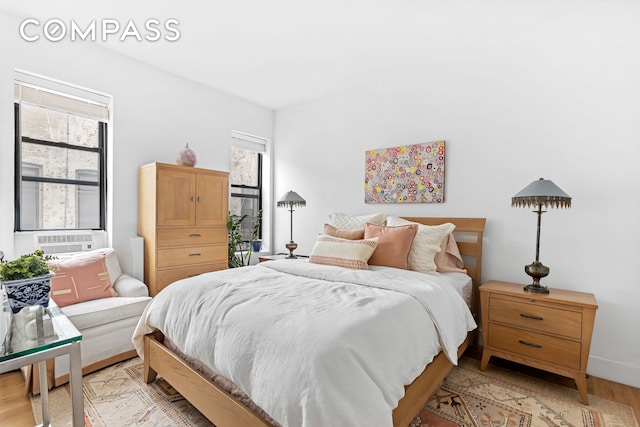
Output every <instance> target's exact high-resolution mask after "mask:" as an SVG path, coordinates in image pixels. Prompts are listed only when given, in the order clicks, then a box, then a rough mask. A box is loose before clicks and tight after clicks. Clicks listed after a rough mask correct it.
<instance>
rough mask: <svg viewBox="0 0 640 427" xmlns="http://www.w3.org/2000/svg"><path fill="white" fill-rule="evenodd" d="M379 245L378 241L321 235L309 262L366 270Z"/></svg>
mask: <svg viewBox="0 0 640 427" xmlns="http://www.w3.org/2000/svg"><path fill="white" fill-rule="evenodd" d="M377 244H378V239H362V240H349V239H341V238H339V237H333V236H329V235H326V234H321V235H319V236H318V239H317V240H316V244H315V245H314V246H313V249H312V250H311V255H310V256H309V262H311V263H313V264H324V265H333V266H336V267H344V268H351V269H354V270H366V269H368V268H369V266H368V264H367V261H368V260H369V258H370V257H371V254H373V251H375V249H376V246H377Z"/></svg>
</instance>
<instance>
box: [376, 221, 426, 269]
mask: <svg viewBox="0 0 640 427" xmlns="http://www.w3.org/2000/svg"><path fill="white" fill-rule="evenodd" d="M416 233H418V226H417V225H416V224H411V225H400V226H396V227H392V226H384V225H375V224H369V223H367V224H365V226H364V238H365V239H370V238H373V237H377V238H378V247H377V248H376V250H375V252H374V253H373V255H371V258H369V265H383V266H387V267H395V268H402V269H404V270H408V269H409V252H410V251H411V245H412V244H413V239H414V238H415V237H416Z"/></svg>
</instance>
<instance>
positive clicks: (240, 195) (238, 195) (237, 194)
mask: <svg viewBox="0 0 640 427" xmlns="http://www.w3.org/2000/svg"><path fill="white" fill-rule="evenodd" d="M231 148H232V149H235V150H244V151H252V152H254V153H256V154H257V155H258V171H257V173H258V184H257V185H256V186H253V185H234V184H233V183H231V182H229V188H230V191H229V198H236V199H258V211H261V210H263V209H262V201H263V198H264V195H263V186H262V182H263V178H262V171H263V168H262V162H263V159H264V153H262V152H260V151H253V150H247V149H245V148H240V147H234V146H232V147H231ZM234 189H238V190H245V189H249V190H257V192H258V194H257V195H255V194H245V193H242V192H241V191H240V192H234V191H233V190H234ZM262 227H263V219H262V218H261V219H260V226H259V228H258V238H259V239H262Z"/></svg>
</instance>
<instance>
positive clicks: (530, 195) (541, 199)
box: [511, 178, 571, 294]
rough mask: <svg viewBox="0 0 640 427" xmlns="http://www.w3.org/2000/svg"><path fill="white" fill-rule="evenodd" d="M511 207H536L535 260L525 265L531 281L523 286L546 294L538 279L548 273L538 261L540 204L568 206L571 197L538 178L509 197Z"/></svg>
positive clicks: (541, 211)
mask: <svg viewBox="0 0 640 427" xmlns="http://www.w3.org/2000/svg"><path fill="white" fill-rule="evenodd" d="M511 206H512V207H518V208H519V207H530V206H533V207H534V208H536V210H535V211H534V212H535V213H537V214H538V232H537V235H536V260H535V261H533V263H531V264H529V265H525V267H524V271H525V273H527V274H528V275H529V276H531V277H532V278H533V283H532V284H530V285H527V286H525V287H524V290H525V291H527V292H535V293H539V294H548V293H549V288H547V287H546V286H542V285H541V284H540V279H541V278H543V277H545V276H547V275H549V267H547V266H545V265H543V264H542V263H541V262H540V220H541V217H542V214H543V213H544V212H546V211H543V210H542V206H544V207H545V208H547V207H552V208H553V207H555V208H570V207H571V197H569V195H568V194H567V193H565V192H564V191H562V190H561V189H560V187H558V186H557V185H555V184H554V183H553V181H551V180H548V179H544V178H540V179H539V180H537V181H533V182H532V183H531V184H529V185H527V186H526V187H525V188H523V189H522V190H521V191H520V192H519V193H518V194H516V195H515V196H513V197H512V198H511Z"/></svg>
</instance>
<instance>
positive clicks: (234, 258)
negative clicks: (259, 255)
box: [227, 210, 262, 268]
mask: <svg viewBox="0 0 640 427" xmlns="http://www.w3.org/2000/svg"><path fill="white" fill-rule="evenodd" d="M248 217H249V215H242V216H238V215H231V212H229V215H228V217H227V234H228V249H229V251H228V258H229V268H236V267H244V266H245V265H249V262H250V261H251V253H252V252H253V242H255V241H257V240H259V239H258V235H259V233H260V222H261V220H262V210H259V211H258V214H257V215H256V216H255V218H254V219H253V220H254V222H253V228H252V230H251V231H252V233H251V239H250V240H246V239H245V238H244V237H243V236H242V233H241V231H240V230H241V228H242V222H243V221H244V220H245V219H247V218H248Z"/></svg>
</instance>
